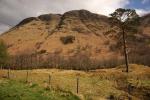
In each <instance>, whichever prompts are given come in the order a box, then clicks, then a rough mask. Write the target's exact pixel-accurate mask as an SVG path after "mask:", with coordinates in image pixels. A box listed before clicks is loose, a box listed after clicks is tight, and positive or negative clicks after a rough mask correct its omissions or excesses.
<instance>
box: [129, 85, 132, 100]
mask: <svg viewBox="0 0 150 100" xmlns="http://www.w3.org/2000/svg"><path fill="white" fill-rule="evenodd" d="M131 90H132V87H131V84H129V85H128V100H132V97H131V96H130V95H131Z"/></svg>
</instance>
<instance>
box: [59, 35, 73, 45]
mask: <svg viewBox="0 0 150 100" xmlns="http://www.w3.org/2000/svg"><path fill="white" fill-rule="evenodd" d="M60 40H61V41H62V43H63V44H70V43H73V41H74V40H75V37H74V36H71V35H69V36H65V37H60Z"/></svg>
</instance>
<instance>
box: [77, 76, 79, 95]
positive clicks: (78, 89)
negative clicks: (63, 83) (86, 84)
mask: <svg viewBox="0 0 150 100" xmlns="http://www.w3.org/2000/svg"><path fill="white" fill-rule="evenodd" d="M78 93H79V77H77V94H78Z"/></svg>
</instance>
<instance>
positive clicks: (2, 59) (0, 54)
mask: <svg viewBox="0 0 150 100" xmlns="http://www.w3.org/2000/svg"><path fill="white" fill-rule="evenodd" d="M7 61H8V53H7V46H6V45H5V44H4V42H3V41H0V64H1V65H4V64H6V63H7Z"/></svg>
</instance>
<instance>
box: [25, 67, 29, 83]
mask: <svg viewBox="0 0 150 100" xmlns="http://www.w3.org/2000/svg"><path fill="white" fill-rule="evenodd" d="M28 78H29V70H28V69H27V76H26V83H28Z"/></svg>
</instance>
